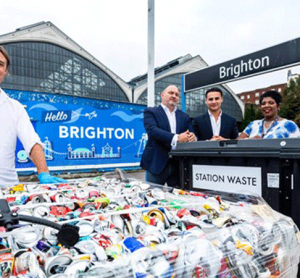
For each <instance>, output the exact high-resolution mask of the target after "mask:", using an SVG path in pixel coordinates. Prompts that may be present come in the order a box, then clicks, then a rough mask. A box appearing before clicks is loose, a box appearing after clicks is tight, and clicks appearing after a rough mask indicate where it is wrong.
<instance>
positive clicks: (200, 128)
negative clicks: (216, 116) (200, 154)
mask: <svg viewBox="0 0 300 278" xmlns="http://www.w3.org/2000/svg"><path fill="white" fill-rule="evenodd" d="M193 128H194V133H195V135H196V136H197V139H198V141H200V140H210V139H211V138H212V137H213V131H212V127H211V122H210V118H209V114H208V112H206V113H204V114H203V115H201V116H198V117H195V118H194V121H193ZM238 135H239V132H238V129H237V124H236V120H235V119H234V118H232V117H230V116H228V115H227V114H225V113H222V116H221V128H220V136H222V137H224V138H226V139H236V138H237V137H238Z"/></svg>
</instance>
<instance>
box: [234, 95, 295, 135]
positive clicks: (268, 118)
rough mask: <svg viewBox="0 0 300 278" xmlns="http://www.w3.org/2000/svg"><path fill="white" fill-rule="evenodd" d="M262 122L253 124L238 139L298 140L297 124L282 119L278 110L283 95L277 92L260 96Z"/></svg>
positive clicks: (258, 121) (257, 121)
mask: <svg viewBox="0 0 300 278" xmlns="http://www.w3.org/2000/svg"><path fill="white" fill-rule="evenodd" d="M259 102H260V109H261V111H262V113H263V115H264V118H263V119H261V120H256V121H253V122H251V123H250V124H249V125H248V126H247V127H246V128H245V130H244V131H243V132H242V133H241V135H240V136H239V137H238V138H237V139H245V138H252V139H274V138H298V137H300V131H299V128H298V126H297V124H296V123H294V122H293V121H290V120H287V119H284V118H281V117H280V116H279V115H278V110H279V107H280V103H281V95H280V94H279V93H278V92H277V91H267V92H265V93H264V94H262V95H261V96H260V99H259Z"/></svg>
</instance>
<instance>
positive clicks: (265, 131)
mask: <svg viewBox="0 0 300 278" xmlns="http://www.w3.org/2000/svg"><path fill="white" fill-rule="evenodd" d="M278 119H279V116H277V117H276V119H275V120H274V121H273V122H272V123H271V124H270V126H269V127H268V128H267V129H265V119H263V121H262V132H261V138H264V137H265V136H266V135H267V134H268V132H269V131H270V130H271V129H272V128H273V127H274V126H275V125H276V124H277V122H278Z"/></svg>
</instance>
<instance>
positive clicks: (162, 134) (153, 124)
mask: <svg viewBox="0 0 300 278" xmlns="http://www.w3.org/2000/svg"><path fill="white" fill-rule="evenodd" d="M175 117H176V134H180V133H182V132H185V131H187V130H189V131H191V132H193V126H192V122H191V119H190V117H189V116H188V115H187V114H186V113H184V112H182V111H181V110H178V109H177V110H176V112H175ZM144 127H145V130H146V132H147V134H148V141H147V144H146V147H145V149H144V152H143V155H142V159H141V167H142V168H143V169H145V170H147V171H149V172H150V173H152V174H155V175H158V174H160V173H161V172H162V170H163V169H164V167H165V166H166V164H167V163H168V160H169V154H168V153H169V151H171V142H172V139H173V136H174V135H175V134H174V133H171V128H170V124H169V120H168V117H167V114H166V112H165V111H164V109H163V108H162V106H161V105H160V106H158V107H149V108H146V109H145V111H144Z"/></svg>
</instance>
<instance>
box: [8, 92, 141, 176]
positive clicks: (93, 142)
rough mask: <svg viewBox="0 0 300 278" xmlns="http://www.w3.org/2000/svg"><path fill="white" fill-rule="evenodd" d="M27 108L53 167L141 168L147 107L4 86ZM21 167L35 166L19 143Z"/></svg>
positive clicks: (18, 159)
mask: <svg viewBox="0 0 300 278" xmlns="http://www.w3.org/2000/svg"><path fill="white" fill-rule="evenodd" d="M5 91H6V93H7V94H8V95H9V96H10V97H12V98H14V99H16V100H18V101H20V102H21V103H22V104H23V105H25V107H26V111H27V113H28V114H29V117H30V119H31V122H32V124H33V126H34V128H35V130H36V132H37V133H38V135H39V137H40V139H41V141H42V143H43V149H44V152H45V156H46V160H47V164H48V166H49V168H50V170H57V171H59V170H80V169H98V170H101V169H107V168H115V167H121V168H122V167H125V168H127V167H129V168H131V167H133V168H135V167H138V166H139V163H140V159H141V155H142V153H143V150H144V147H145V144H146V141H147V136H146V133H145V129H144V126H143V111H144V109H145V106H144V105H138V104H130V103H119V102H110V101H103V100H96V99H88V98H80V97H73V96H66V95H54V94H46V93H35V92H24V91H14V90H5ZM15 162H16V168H17V171H19V172H20V171H26V170H27V171H28V170H35V168H34V164H33V163H32V162H31V160H30V158H29V157H28V156H27V154H26V152H25V150H24V148H23V146H22V144H21V143H20V142H19V141H18V142H17V150H16V158H15Z"/></svg>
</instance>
